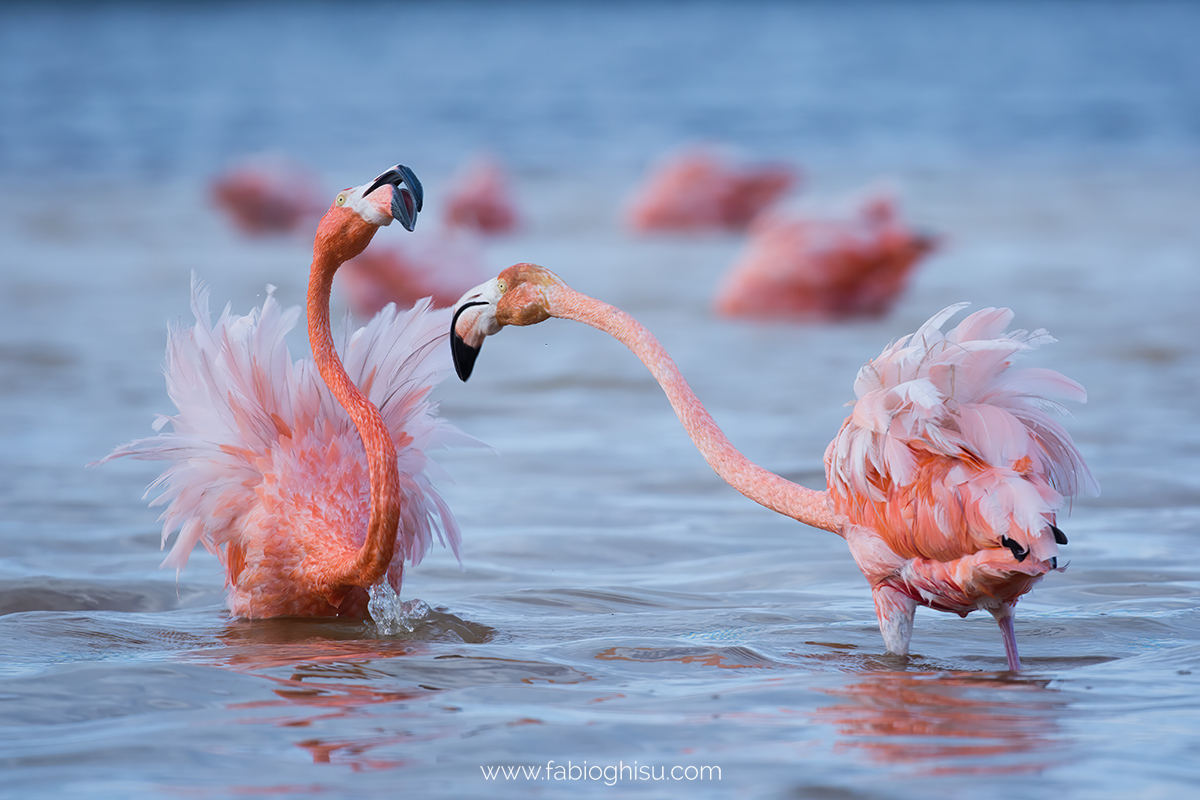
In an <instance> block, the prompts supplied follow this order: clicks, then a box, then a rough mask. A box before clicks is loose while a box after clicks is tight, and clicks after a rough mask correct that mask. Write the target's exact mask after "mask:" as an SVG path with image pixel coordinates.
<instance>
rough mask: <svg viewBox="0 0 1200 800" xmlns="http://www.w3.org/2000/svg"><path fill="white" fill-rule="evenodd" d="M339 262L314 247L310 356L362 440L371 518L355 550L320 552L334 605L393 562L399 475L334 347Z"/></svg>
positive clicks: (371, 411) (388, 442)
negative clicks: (332, 301)
mask: <svg viewBox="0 0 1200 800" xmlns="http://www.w3.org/2000/svg"><path fill="white" fill-rule="evenodd" d="M344 260H345V259H343V258H341V257H340V255H339V254H338V253H336V252H332V253H331V252H330V251H329V250H326V249H324V248H320V247H318V248H316V249H315V250H314V253H313V264H312V272H311V273H310V275H309V282H308V338H309V342H310V344H311V346H312V353H313V360H314V361H315V362H316V364H317V369H318V370H319V371H320V373H321V378H322V379H323V380H324V381H325V384H326V385H327V386H328V387H329V391H330V392H332V393H333V396H334V397H335V398H337V401H338V402H339V403H341V404H342V407H343V408H345V409H346V413H348V414H349V415H350V419H351V420H352V421H353V422H354V427H355V428H356V429H357V430H358V435H359V436H360V437H361V438H362V443H363V448H364V449H365V450H366V452H367V469H368V473H369V476H370V482H371V516H370V520H369V522H368V526H367V538H366V541H364V542H363V545H362V548H361V549H359V550H358V551H357V552H356V551H354V550H352V549H350V548H347V549H346V550H344V551H343V552H340V553H329V554H321V558H322V561H323V568H322V570H321V572H322V574H323V576H324V577H323V581H322V582H323V583H325V584H326V587H325V588H326V591H327V592H329V593H330V594H331V595H332V599H331V602H332V603H333V604H334V605H337V603H338V602H340V597H338V593H339V592H344V590H345V589H346V588H347V587H349V586H363V587H367V586H373V585H375V584H376V583H378V582H379V581H380V579H382V578H383V576H384V575H385V574H386V572H387V569H388V565H389V564H390V563H391V561H392V554H393V552H394V550H395V545H396V532H397V528H398V526H399V522H400V477H399V472H398V471H397V468H396V447H395V445H394V444H393V442H392V435H391V432H390V431H389V430H388V428H387V426H386V425H385V424H384V422H383V417H382V415H381V414H380V413H379V409H378V408H376V407H375V406H374V405H372V403H371V401H370V400H368V399H367V397H366V396H365V395H364V394H363V393H362V392H361V391H360V390H359V388H358V387H357V386H355V385H354V382H353V381H351V380H350V376H349V375H347V374H346V369H345V367H343V366H342V362H341V360H340V359H339V358H338V355H337V351H336V349H335V348H334V346H333V333H332V331H331V330H330V325H329V295H330V292H331V291H332V289H333V274H334V272H336V271H337V268H338V267H340V266H341V264H342V262H343V261H344Z"/></svg>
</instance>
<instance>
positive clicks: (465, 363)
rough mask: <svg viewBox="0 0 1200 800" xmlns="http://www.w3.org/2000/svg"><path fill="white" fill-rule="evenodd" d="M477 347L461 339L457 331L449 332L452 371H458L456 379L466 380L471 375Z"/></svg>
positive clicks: (477, 355)
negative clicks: (452, 360) (452, 361)
mask: <svg viewBox="0 0 1200 800" xmlns="http://www.w3.org/2000/svg"><path fill="white" fill-rule="evenodd" d="M479 350H480V348H478V347H471V345H469V344H467V343H466V342H465V341H463V338H462V337H461V336H459V335H458V334H457V333H454V332H453V331H451V333H450V352H451V354H452V355H453V356H454V371H455V372H457V373H458V379H459V380H460V381H463V382H466V380H467V378H469V377H471V371H472V370H474V369H475V359H477V358H478V357H479Z"/></svg>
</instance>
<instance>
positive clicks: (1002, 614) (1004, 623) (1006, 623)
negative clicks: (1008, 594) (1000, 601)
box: [988, 605, 1021, 672]
mask: <svg viewBox="0 0 1200 800" xmlns="http://www.w3.org/2000/svg"><path fill="white" fill-rule="evenodd" d="M988 610H989V611H991V612H992V616H993V617H995V618H996V624H998V625H999V626H1000V634H1001V636H1003V637H1004V655H1005V656H1007V657H1008V670H1009V672H1020V671H1021V659H1020V657H1018V656H1017V632H1016V630H1015V629H1014V628H1013V609H1012V606H1011V605H1003V606H1000V608H994V609H988Z"/></svg>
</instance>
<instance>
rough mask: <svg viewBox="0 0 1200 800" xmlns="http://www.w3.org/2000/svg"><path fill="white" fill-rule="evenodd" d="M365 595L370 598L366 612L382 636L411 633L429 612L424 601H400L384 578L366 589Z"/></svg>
mask: <svg viewBox="0 0 1200 800" xmlns="http://www.w3.org/2000/svg"><path fill="white" fill-rule="evenodd" d="M367 594H368V595H370V597H371V600H370V602H369V603H367V611H368V613H370V615H371V621H372V622H374V623H375V629H376V631H377V632H379V633H380V634H383V635H387V636H396V635H398V634H406V633H412V632H413V631H415V630H416V629H417V625H419V624H420V623H421V621H422V620H424V619H425V618H426V617H428V615H429V612H430V610H431V609H430V608H429V605H428V604H427V603H426V602H425V601H424V600H417V599H413V600H407V601H405V600H401V599H400V595H398V594H396V590H395V589H393V588H392V585H391V584H390V583H388V582H387V579H386V578H385V579H384V580H381V581H380V582H379V583H377V584H375V585H374V586H371V587H370V588H368V589H367Z"/></svg>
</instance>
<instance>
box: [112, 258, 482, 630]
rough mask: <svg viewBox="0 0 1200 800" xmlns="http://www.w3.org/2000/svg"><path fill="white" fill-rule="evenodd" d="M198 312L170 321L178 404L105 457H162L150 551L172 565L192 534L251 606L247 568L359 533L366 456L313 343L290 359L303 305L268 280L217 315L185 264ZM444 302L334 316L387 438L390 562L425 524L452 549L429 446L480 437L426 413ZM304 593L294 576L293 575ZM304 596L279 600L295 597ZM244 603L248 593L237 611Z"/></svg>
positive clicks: (421, 550) (427, 539)
mask: <svg viewBox="0 0 1200 800" xmlns="http://www.w3.org/2000/svg"><path fill="white" fill-rule="evenodd" d="M192 311H193V313H194V315H195V318H196V322H195V324H194V325H192V326H190V327H182V326H180V327H173V328H172V329H171V330H170V332H169V336H168V343H167V363H166V369H165V371H166V378H167V391H168V393H169V395H170V398H171V400H172V402H173V403H174V404H175V407H176V408H177V409H178V411H177V413H176V414H174V415H170V416H167V415H160V416H159V417H158V418H157V419H156V421H155V423H154V428H155V430H157V431H159V433H158V434H157V435H155V436H152V437H149V438H146V439H140V440H137V441H134V442H131V443H129V444H127V445H124V446H122V447H119V448H117V449H116V450H115V451H114V452H113V453H112V454H111V455H109V456H108V457H107V458H106V459H104V460H105V461H107V460H109V459H113V458H120V457H130V458H136V459H141V460H152V461H167V462H169V463H168V465H167V467H166V468H165V469H164V470H163V473H162V474H161V475H160V476H159V477H158V478H157V479H156V480H155V481H154V482H153V483H152V484H151V485H150V487H149V489H148V490H147V495H150V494H153V493H157V495H156V496H155V497H154V499H153V501H152V502H151V505H152V506H159V505H166V510H165V511H164V513H163V515H162V517H161V519H162V521H163V542H164V545H165V543H166V541H167V539H168V538H169V537H170V535H171V534H172V533H173V532H174V531H178V532H179V533H178V536H177V537H176V540H175V543H174V545H173V547H172V548H171V552H170V553H169V555H168V556H167V558H166V560H165V561H164V562H163V566H169V567H174V568H176V569H182V568H183V567H184V565H185V564H186V563H187V560H188V556H189V555H190V553H191V551H192V549H193V548H194V547H195V545H196V544H197V543H198V542H199V543H202V544H203V545H204V546H205V547H206V548H207V549H209V550H210V551H212V552H215V553H217V554H218V556H219V557H220V558H221V560H222V563H223V564H224V565H225V567H226V570H227V577H228V582H229V584H230V588H231V593H230V607H231V608H232V609H233V610H234V611H235V613H240V614H242V615H245V616H255V614H254V612H253V603H254V592H255V586H254V585H253V584H254V583H255V582H262V581H270V580H273V579H279V580H282V581H283V582H285V583H286V577H285V578H279V576H280V575H285V573H286V572H287V571H288V570H289V569H292V568H293V567H295V566H296V565H298V564H300V563H302V562H303V559H304V557H305V551H306V548H307V547H308V544H309V542H310V541H312V540H316V539H324V540H330V539H334V538H337V539H340V540H341V541H342V542H343V543H344V544H345V545H346V546H349V547H353V548H357V547H359V546H360V545H361V543H362V542H363V540H364V538H365V536H366V529H367V520H368V516H369V511H370V490H369V484H368V479H367V459H366V454H365V451H364V449H363V445H362V440H361V439H360V437H359V435H358V433H357V431H356V430H355V427H354V425H353V423H352V422H351V420H350V417H349V416H348V415H347V413H346V411H345V410H344V409H343V408H342V406H341V405H340V404H339V403H338V402H337V401H336V400H335V399H334V397H333V395H332V394H331V393H330V391H329V389H328V387H327V386H326V385H325V383H324V381H323V380H322V379H321V377H320V375H319V373H318V372H317V369H316V366H315V364H314V363H313V362H312V361H311V360H310V359H300V360H296V361H293V359H292V357H291V355H290V353H289V351H288V347H287V344H286V342H285V336H286V334H287V333H288V331H290V330H291V329H292V328H293V327H295V325H296V322H297V320H298V319H299V316H300V309H299V308H298V307H292V308H283V307H282V306H281V305H280V304H279V302H278V301H277V300H276V299H275V296H274V288H273V287H268V292H267V297H266V299H265V300H264V302H263V304H262V306H261V307H260V308H256V309H254V310H252V311H251V312H250V313H249V314H247V315H245V316H240V315H236V314H232V313H231V312H230V309H229V307H228V306H227V307H226V308H225V310H224V312H223V313H222V314H221V316H220V318H219V319H218V320H217V321H216V323H215V324H214V323H213V322H212V321H211V315H210V313H209V307H208V292H207V290H206V289H205V288H204V286H203V285H202V284H201V283H200V282H199V281H197V280H195V279H194V278H193V282H192ZM449 314H450V311H449V310H433V309H431V308H430V303H429V301H428V300H423V301H421V302H419V303H417V304H416V306H414V307H413V308H412V309H411V310H409V311H397V310H396V308H395V307H394V306H392V305H389V306H387V307H386V308H384V309H383V310H382V311H380V312H379V313H378V314H377V315H376V316H375V317H374V318H373V319H372V320H371V321H370V322H369V323H367V325H366V326H365V327H363V328H362V329H360V330H357V331H353V332H351V331H350V330H349V326H348V325H347V330H346V331H345V335H344V337H343V343H342V345H341V347H340V350H341V352H342V355H343V359H344V363H345V367H346V371H347V373H348V374H349V376H350V378H351V379H352V380H353V381H354V382H355V384H356V385H358V386H359V387H360V388H362V389H363V391H364V393H365V394H366V395H367V396H368V398H369V399H370V401H371V402H372V403H373V404H374V405H376V406H377V407H378V408H379V409H380V412H381V414H382V416H383V419H384V422H385V423H386V425H387V427H388V429H389V430H390V431H391V435H392V439H393V441H394V442H395V444H396V450H397V463H398V467H399V473H400V485H401V492H402V508H403V512H402V518H401V522H400V533H399V535H398V536H397V539H396V551H395V554H394V556H393V560H392V569H390V570H389V577H391V578H392V581H393V584H394V588H396V589H399V585H398V584H399V575H400V569H399V567H400V565H401V564H402V563H403V562H405V561H407V562H409V563H411V564H417V563H419V562H420V561H421V559H422V558H423V557H424V555H425V554H426V553H427V552H428V551H429V549H430V548H431V546H432V543H433V538H434V535H435V534H436V535H437V537H438V539H439V540H440V541H441V542H442V544H443V545H445V546H449V547H450V549H451V550H452V551H453V552H454V554H455V556H456V557H457V556H458V555H459V529H458V525H457V523H456V522H455V520H454V516H453V514H452V513H451V511H450V509H449V508H448V507H447V505H446V503H445V501H444V500H443V499H442V497H441V496H440V495H439V494H438V492H437V490H436V489H434V487H433V484H432V483H431V480H430V478H431V476H432V477H438V478H445V477H447V476H446V475H445V473H444V472H443V471H442V470H441V469H440V468H438V467H437V465H436V464H434V463H433V462H432V461H430V460H429V458H428V457H427V456H426V453H427V452H428V451H429V450H431V449H434V448H438V447H445V446H450V445H469V444H478V442H477V440H475V439H473V438H472V437H469V436H467V435H466V434H463V433H461V432H460V431H458V430H457V429H456V428H454V427H453V426H451V425H449V424H448V423H446V422H444V421H443V420H441V419H439V418H438V417H437V405H436V403H434V402H433V401H431V400H430V399H429V391H430V389H431V388H432V387H433V386H436V385H437V384H438V383H440V382H441V381H442V380H443V379H444V378H445V377H446V376H447V375H449V374H450V370H451V360H450V352H449V348H448V347H447V346H446V342H445V337H446V331H447V330H448V328H449V324H450V316H449ZM297 591H299V592H300V593H301V594H302V587H297ZM304 602H305V600H304V598H303V597H301V598H298V599H297V600H296V603H297V606H296V608H295V609H293V612H292V613H304V611H303V606H304ZM247 609H249V610H248V611H247Z"/></svg>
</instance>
